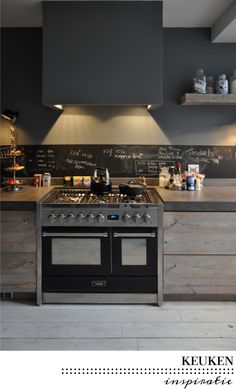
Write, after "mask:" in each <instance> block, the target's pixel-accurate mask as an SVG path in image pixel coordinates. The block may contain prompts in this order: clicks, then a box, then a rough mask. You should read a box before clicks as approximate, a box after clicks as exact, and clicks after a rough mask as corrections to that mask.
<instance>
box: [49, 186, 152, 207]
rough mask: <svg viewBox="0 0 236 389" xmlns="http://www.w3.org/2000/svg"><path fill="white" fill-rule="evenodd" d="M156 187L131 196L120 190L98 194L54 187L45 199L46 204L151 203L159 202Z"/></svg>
mask: <svg viewBox="0 0 236 389" xmlns="http://www.w3.org/2000/svg"><path fill="white" fill-rule="evenodd" d="M154 192H155V190H154V189H151V188H150V189H146V190H145V191H144V193H143V194H140V195H137V196H135V197H130V196H127V195H124V194H121V193H120V192H119V190H113V191H112V192H110V193H104V194H97V193H92V192H90V191H88V190H80V189H54V190H53V191H52V192H51V193H50V194H49V195H48V196H47V198H46V199H45V200H44V201H43V202H44V204H68V205H69V204H74V205H77V204H93V205H96V204H98V205H102V204H104V205H106V204H118V205H119V204H140V205H142V204H150V203H156V202H158V200H157V197H156V195H155V193H154Z"/></svg>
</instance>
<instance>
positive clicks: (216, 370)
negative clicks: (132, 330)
mask: <svg viewBox="0 0 236 389" xmlns="http://www.w3.org/2000/svg"><path fill="white" fill-rule="evenodd" d="M61 374H77V375H83V374H86V375H93V374H95V375H96V374H97V375H112V374H116V375H117V374H118V375H134V374H135V375H147V374H150V375H159V374H184V375H185V374H203V375H204V374H207V375H209V374H212V375H219V374H227V375H228V374H230V375H231V374H234V369H233V368H224V367H211V368H204V367H202V368H200V367H198V368H197V367H190V368H188V367H185V368H183V367H182V368H156V367H74V368H73V367H66V368H64V367H63V368H62V369H61Z"/></svg>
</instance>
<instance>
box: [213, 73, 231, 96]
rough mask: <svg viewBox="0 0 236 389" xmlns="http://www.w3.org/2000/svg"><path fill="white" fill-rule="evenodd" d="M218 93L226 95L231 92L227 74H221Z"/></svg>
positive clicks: (217, 85) (217, 88)
mask: <svg viewBox="0 0 236 389" xmlns="http://www.w3.org/2000/svg"><path fill="white" fill-rule="evenodd" d="M216 93H219V94H221V95H225V94H227V93H229V83H228V80H227V78H226V74H221V75H220V76H219V78H218V80H217V83H216Z"/></svg>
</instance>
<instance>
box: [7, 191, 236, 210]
mask: <svg viewBox="0 0 236 389" xmlns="http://www.w3.org/2000/svg"><path fill="white" fill-rule="evenodd" d="M52 188H53V187H48V188H44V187H41V188H35V187H32V186H29V185H26V186H24V188H23V189H22V190H20V191H18V192H4V191H3V190H1V203H2V210H7V209H9V210H14V209H18V210H20V209H24V210H30V209H31V210H33V209H36V203H37V202H38V201H40V200H41V199H42V198H43V197H44V196H45V195H46V194H47V193H49V191H50V190H51V189H52ZM155 189H156V191H157V193H158V195H159V196H160V198H161V200H162V201H163V203H164V210H165V211H196V212H197V211H209V212H210V211H216V212H217V211H219V212H228V211H229V212H230V211H236V186H223V187H222V186H209V187H204V188H203V189H202V190H201V191H194V192H189V191H180V192H178V191H171V190H168V189H163V188H159V187H158V186H155Z"/></svg>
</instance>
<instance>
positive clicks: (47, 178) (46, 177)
mask: <svg viewBox="0 0 236 389" xmlns="http://www.w3.org/2000/svg"><path fill="white" fill-rule="evenodd" d="M43 186H45V187H48V186H51V174H50V173H44V174H43Z"/></svg>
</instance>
